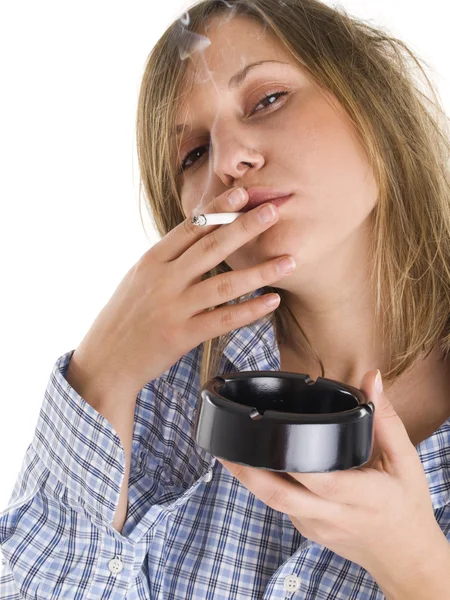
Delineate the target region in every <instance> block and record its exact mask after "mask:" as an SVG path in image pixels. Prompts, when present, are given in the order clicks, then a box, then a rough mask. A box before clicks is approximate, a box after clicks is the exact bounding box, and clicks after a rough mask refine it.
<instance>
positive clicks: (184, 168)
mask: <svg viewBox="0 0 450 600" xmlns="http://www.w3.org/2000/svg"><path fill="white" fill-rule="evenodd" d="M288 93H289V92H285V91H284V92H273V93H271V94H265V95H264V97H263V98H260V100H259V101H258V103H257V104H256V105H255V106H254V107H253V110H252V112H251V113H250V114H251V115H252V114H254V113H255V112H261V111H260V110H258V111H256V110H255V109H256V108H257V107H258V106H259V105H260V104H262V103H263V102H266V101H269V99H270V98H274V97H275V96H276V97H277V98H279V97H280V96H286V95H287V94H288ZM274 104H276V101H274V102H269V104H268V105H267V106H273V105H274ZM267 106H266V107H265V108H267ZM208 147H209V144H204V145H203V146H197V148H194V149H193V150H191V151H190V152H188V154H186V156H185V157H184V159H183V161H182V163H181V166H180V169H179V171H178V175H182V174H183V172H184V171H187V170H188V169H190V168H191V166H192V164H194V163H195V162H196V161H197V160H198V158H200V157H201V156H202V154H203V153H202V152H201V151H202V150H203V149H204V148H208ZM200 152H201V154H200V156H196V155H198V154H199V153H200ZM190 157H195V158H194V161H193V162H192V163H191V164H190V165H189V164H188V162H189V158H190Z"/></svg>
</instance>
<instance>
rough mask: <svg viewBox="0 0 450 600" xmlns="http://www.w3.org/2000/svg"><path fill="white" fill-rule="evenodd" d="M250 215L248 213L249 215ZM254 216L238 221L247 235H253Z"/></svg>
mask: <svg viewBox="0 0 450 600" xmlns="http://www.w3.org/2000/svg"><path fill="white" fill-rule="evenodd" d="M247 214H248V213H247ZM252 216H253V215H250V216H246V217H245V218H244V219H238V222H240V224H241V229H243V230H244V232H245V233H246V234H253V231H252V229H253V219H252Z"/></svg>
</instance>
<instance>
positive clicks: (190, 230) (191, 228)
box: [183, 218, 199, 235]
mask: <svg viewBox="0 0 450 600" xmlns="http://www.w3.org/2000/svg"><path fill="white" fill-rule="evenodd" d="M183 227H184V229H185V231H186V233H187V234H188V235H197V232H198V230H199V227H197V226H196V225H194V224H193V223H192V221H191V218H189V219H185V220H184V221H183Z"/></svg>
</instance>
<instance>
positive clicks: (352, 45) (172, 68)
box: [136, 0, 450, 385]
mask: <svg viewBox="0 0 450 600" xmlns="http://www.w3.org/2000/svg"><path fill="white" fill-rule="evenodd" d="M224 14H225V16H227V15H230V16H235V15H236V16H239V15H242V16H245V17H248V18H252V19H254V20H256V21H257V22H258V23H260V24H261V25H263V26H264V27H265V28H269V29H270V30H271V31H272V32H273V33H274V34H275V35H276V36H277V37H278V39H279V40H280V42H281V43H282V44H283V45H284V46H285V47H286V48H287V49H288V50H289V51H290V52H291V53H292V56H293V58H294V59H295V60H297V61H298V62H299V64H300V65H301V66H302V68H305V69H307V70H308V72H309V74H310V75H311V76H312V78H313V80H314V81H316V82H317V83H318V84H319V85H320V86H321V87H322V88H325V89H327V90H329V91H330V92H331V93H332V94H334V95H335V97H336V98H337V99H338V101H339V102H340V103H341V105H342V106H343V107H344V109H345V110H346V112H347V114H348V115H349V117H350V119H351V121H352V123H353V124H354V126H355V128H356V131H357V133H358V135H359V137H360V139H361V141H362V143H363V145H364V147H365V149H366V152H367V156H368V159H369V162H370V165H371V166H372V168H373V170H374V174H375V178H376V182H377V184H378V189H379V197H378V203H377V205H376V207H375V209H374V214H373V236H372V238H373V239H371V241H370V244H371V250H370V254H369V256H371V257H372V260H371V265H372V268H371V274H372V283H373V286H374V287H373V289H374V290H376V291H377V302H376V311H375V314H374V319H375V323H376V324H377V328H378V331H380V332H381V339H382V340H384V344H385V347H387V348H389V361H388V366H389V368H388V370H387V371H386V372H384V373H382V375H383V380H384V382H385V385H386V384H389V383H392V382H393V381H394V380H395V379H396V378H397V377H399V376H400V375H401V374H402V373H403V372H405V371H406V370H407V369H409V368H410V367H411V366H412V365H413V364H415V363H416V362H417V361H419V360H420V359H421V358H423V356H422V354H423V353H426V356H428V354H429V353H430V352H431V351H432V349H433V348H434V346H435V345H436V343H439V344H440V350H441V351H442V353H444V354H445V358H446V357H447V354H448V352H449V349H450V333H449V281H450V277H449V269H448V265H449V264H450V242H449V240H450V206H449V197H450V195H449V191H450V188H449V177H448V174H449V168H448V162H447V161H448V157H449V149H450V146H449V136H448V129H447V126H448V121H447V117H446V115H445V113H444V111H443V109H442V108H441V105H440V101H439V99H438V96H437V92H436V91H435V90H434V88H433V85H432V83H431V81H430V79H429V78H428V76H427V74H426V72H425V70H424V68H423V67H422V65H421V62H423V60H422V59H419V58H418V57H417V56H416V55H415V54H414V53H413V51H412V50H411V49H410V48H409V47H408V46H407V45H406V44H405V43H404V42H402V41H400V40H399V39H396V38H395V37H392V36H391V35H389V34H388V33H386V32H385V31H383V30H382V29H381V28H375V27H373V26H371V25H369V24H367V23H365V22H363V21H361V20H358V19H355V18H353V17H350V16H349V15H348V14H347V13H346V12H345V11H344V10H343V9H341V10H336V9H333V8H330V7H329V6H327V5H325V4H322V3H321V2H319V1H318V0H279V1H277V0H235V1H232V0H231V1H228V2H224V1H223V0H202V1H200V2H197V3H195V4H194V5H193V6H192V7H191V8H189V11H188V13H186V15H188V17H189V18H188V21H189V27H188V28H185V27H184V26H181V25H180V21H179V20H177V21H175V22H174V23H173V24H172V25H171V26H170V27H169V28H168V29H167V30H166V32H165V33H164V34H163V35H162V37H161V38H160V39H159V41H158V42H157V44H156V45H155V46H154V48H153V49H152V51H151V53H150V55H149V57H148V59H147V62H146V65H145V71H144V75H143V78H142V83H141V87H140V94H139V101H138V108H137V122H136V133H137V151H138V159H139V167H140V173H141V181H140V188H139V190H140V193H141V191H142V186H143V187H144V189H145V195H146V206H147V209H148V211H149V212H150V213H151V214H152V215H153V222H154V225H155V227H156V229H157V231H158V233H159V235H160V236H161V237H163V236H165V235H166V234H167V233H168V232H169V231H170V230H171V229H173V228H174V227H175V226H176V225H178V224H179V223H181V222H182V221H183V220H184V219H185V216H184V213H183V209H182V205H181V200H180V194H179V189H178V184H177V178H176V169H175V166H174V160H173V159H174V152H175V155H177V154H178V152H179V148H176V149H175V150H174V148H173V147H172V146H173V138H171V137H170V131H171V129H172V128H173V126H174V119H175V118H176V110H177V102H178V101H179V99H180V97H181V89H182V85H183V81H184V75H185V72H186V68H187V63H188V62H189V61H187V60H180V48H181V47H183V45H184V47H186V46H188V45H189V43H190V42H189V39H187V37H186V36H187V35H188V34H187V31H189V32H190V33H189V35H191V37H192V38H195V34H196V33H197V34H199V33H200V32H201V31H203V29H204V26H205V24H206V22H207V20H208V19H209V18H211V17H214V16H216V15H224ZM409 59H410V60H409ZM425 64H426V63H425ZM411 66H413V67H414V66H417V67H418V69H419V70H420V73H421V74H422V75H423V77H424V80H425V81H426V82H427V84H428V89H430V90H431V93H432V96H433V98H432V99H430V98H429V97H428V96H427V95H426V88H425V89H424V90H421V88H420V83H421V80H419V79H417V80H416V78H413V77H412V73H411ZM427 67H428V65H427ZM428 68H429V67H428ZM433 111H435V114H433ZM227 271H231V269H230V267H229V266H228V265H227V264H226V263H225V262H222V263H220V264H219V265H217V267H215V268H214V269H212V270H211V271H209V272H208V273H206V274H204V275H203V276H202V280H205V279H207V278H209V277H214V276H216V275H218V274H220V273H225V272H227ZM273 291H276V292H277V293H279V294H280V296H281V302H280V304H279V306H278V308H277V309H276V310H275V311H273V312H272V313H270V314H269V315H266V316H265V317H263V319H270V320H271V321H272V324H273V326H274V331H275V335H276V338H277V340H278V342H279V343H284V342H285V341H286V340H289V332H290V331H292V325H293V323H295V324H296V326H297V327H298V329H299V331H300V333H301V337H302V338H303V339H304V340H305V346H304V347H305V348H306V349H307V351H308V352H311V356H312V357H313V358H315V359H316V360H318V362H319V364H320V367H321V372H322V377H325V370H324V367H323V363H322V361H321V359H320V357H319V356H318V355H317V353H316V352H315V350H314V348H313V347H312V346H311V344H310V342H309V340H308V338H307V336H306V334H305V332H304V331H303V329H302V328H301V325H300V323H299V322H298V321H297V319H296V318H295V316H294V314H293V313H292V312H291V311H290V310H289V307H288V306H287V304H286V303H285V302H284V301H283V297H284V295H283V290H281V289H276V288H274V287H271V286H266V288H265V289H264V292H267V293H268V292H273ZM249 298H250V295H249V294H246V295H244V296H242V297H240V298H239V299H238V300H248V299H249ZM224 304H226V303H224ZM219 306H223V305H219ZM213 308H214V307H212V308H211V309H213ZM229 335H230V334H229V333H228V334H226V335H224V336H219V337H217V338H213V339H211V340H206V341H205V342H204V344H203V354H202V359H201V372H200V380H201V385H203V383H204V382H206V381H207V380H208V379H210V378H212V377H214V376H216V375H217V369H218V368H219V365H220V360H221V356H222V353H223V350H224V348H225V346H226V344H227V342H228V338H229ZM302 347H303V346H302ZM442 360H444V359H442Z"/></svg>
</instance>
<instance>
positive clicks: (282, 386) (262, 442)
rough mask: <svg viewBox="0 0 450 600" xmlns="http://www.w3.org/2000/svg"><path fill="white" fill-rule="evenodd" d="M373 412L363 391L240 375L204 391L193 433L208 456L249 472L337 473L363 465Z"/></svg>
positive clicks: (325, 382)
mask: <svg viewBox="0 0 450 600" xmlns="http://www.w3.org/2000/svg"><path fill="white" fill-rule="evenodd" d="M374 411H375V406H374V405H373V403H372V402H369V401H368V400H367V398H366V396H365V395H364V393H363V392H362V391H361V390H359V389H358V388H355V387H353V386H351V385H346V384H343V383H340V382H339V381H334V380H333V379H326V378H323V377H318V378H317V380H316V381H313V380H312V379H311V378H310V377H309V375H306V374H303V373H290V372H282V371H281V372H280V371H238V372H232V373H226V374H222V375H218V376H217V377H214V378H213V379H210V380H209V381H207V382H206V383H205V384H204V385H203V386H202V388H201V390H200V398H199V404H198V410H197V414H196V418H195V425H194V436H195V441H196V443H197V444H198V445H199V446H200V447H201V448H203V449H204V450H206V451H207V452H209V453H210V454H212V455H214V456H217V457H218V458H223V459H225V460H229V461H231V462H235V463H239V464H242V465H247V466H250V467H259V468H262V469H268V470H270V471H283V472H291V473H323V472H326V471H341V470H344V469H352V468H354V467H360V466H361V465H363V464H364V463H366V462H367V461H368V460H369V458H370V456H371V454H372V441H373V413H374Z"/></svg>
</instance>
